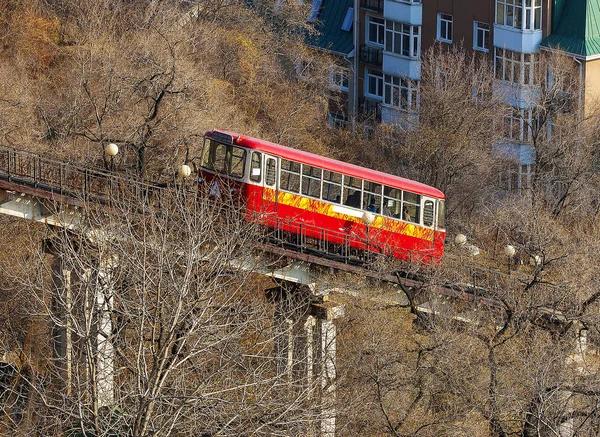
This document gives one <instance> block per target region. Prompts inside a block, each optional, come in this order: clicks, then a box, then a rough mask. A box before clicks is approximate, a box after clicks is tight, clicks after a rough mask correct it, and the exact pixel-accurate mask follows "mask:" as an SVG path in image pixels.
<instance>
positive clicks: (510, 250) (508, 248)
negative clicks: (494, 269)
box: [504, 244, 517, 275]
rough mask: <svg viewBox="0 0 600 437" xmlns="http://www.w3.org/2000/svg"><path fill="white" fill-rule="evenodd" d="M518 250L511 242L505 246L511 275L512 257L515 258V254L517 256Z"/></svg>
mask: <svg viewBox="0 0 600 437" xmlns="http://www.w3.org/2000/svg"><path fill="white" fill-rule="evenodd" d="M516 252H517V250H516V249H515V248H514V246H511V245H510V244H507V245H506V246H504V254H505V255H506V257H507V258H508V274H509V275H510V266H511V264H512V258H513V256H515V253H516Z"/></svg>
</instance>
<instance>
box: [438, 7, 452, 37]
mask: <svg viewBox="0 0 600 437" xmlns="http://www.w3.org/2000/svg"><path fill="white" fill-rule="evenodd" d="M442 31H443V32H444V36H442ZM453 33H454V17H453V16H452V15H451V14H447V13H445V12H438V14H437V40H438V41H441V42H445V43H448V44H452V38H453V36H454V35H453Z"/></svg>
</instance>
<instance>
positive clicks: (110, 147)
mask: <svg viewBox="0 0 600 437" xmlns="http://www.w3.org/2000/svg"><path fill="white" fill-rule="evenodd" d="M104 153H106V154H107V155H108V156H110V171H111V172H114V171H115V156H117V153H119V146H117V145H116V144H115V143H109V144H107V145H106V147H105V148H104Z"/></svg>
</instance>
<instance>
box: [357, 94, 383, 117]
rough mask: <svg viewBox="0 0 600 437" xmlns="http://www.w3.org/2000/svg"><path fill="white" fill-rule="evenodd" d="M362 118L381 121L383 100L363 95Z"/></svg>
mask: <svg viewBox="0 0 600 437" xmlns="http://www.w3.org/2000/svg"><path fill="white" fill-rule="evenodd" d="M359 104H360V119H361V120H362V121H367V120H371V121H376V122H380V121H381V102H380V101H379V100H375V99H369V98H368V97H361V98H360V101H359Z"/></svg>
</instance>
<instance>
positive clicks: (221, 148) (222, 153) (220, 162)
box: [212, 144, 227, 173]
mask: <svg viewBox="0 0 600 437" xmlns="http://www.w3.org/2000/svg"><path fill="white" fill-rule="evenodd" d="M226 162H227V146H225V145H224V144H217V145H216V146H215V151H214V154H213V160H212V165H213V169H214V170H215V171H218V172H220V173H227V166H226Z"/></svg>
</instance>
